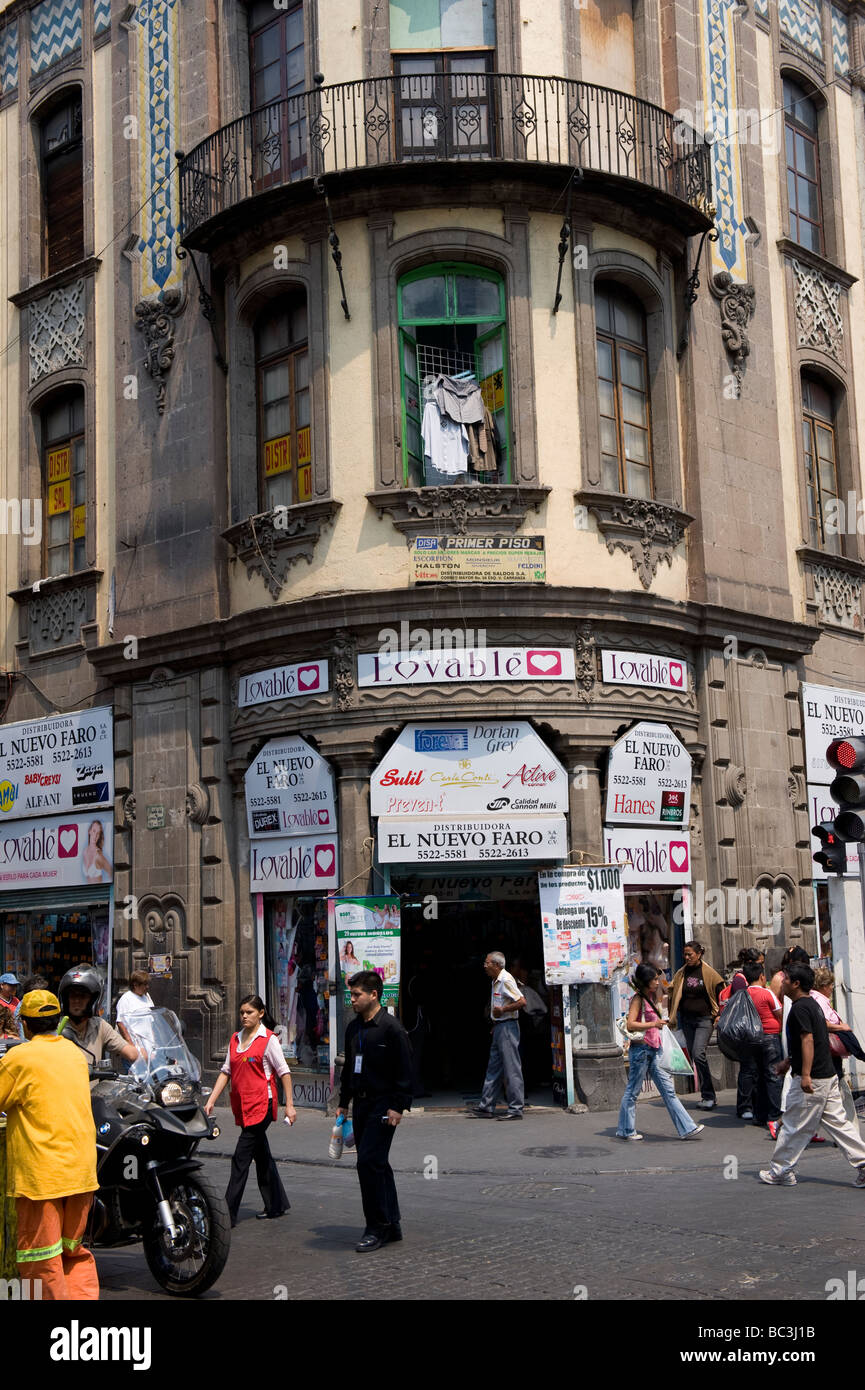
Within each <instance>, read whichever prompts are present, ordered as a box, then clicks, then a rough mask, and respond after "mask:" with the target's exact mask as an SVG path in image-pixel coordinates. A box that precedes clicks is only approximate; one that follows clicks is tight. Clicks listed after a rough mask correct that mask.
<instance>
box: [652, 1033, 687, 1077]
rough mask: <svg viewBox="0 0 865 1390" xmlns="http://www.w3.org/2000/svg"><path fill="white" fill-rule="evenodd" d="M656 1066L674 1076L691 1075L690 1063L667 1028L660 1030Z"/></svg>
mask: <svg viewBox="0 0 865 1390" xmlns="http://www.w3.org/2000/svg"><path fill="white" fill-rule="evenodd" d="M658 1066H659V1067H663V1069H664V1071H669V1072H672V1073H673V1075H674V1076H690V1075H691V1063H690V1062H689V1061H688V1059H687V1057H686V1056H685V1054H684V1052H683V1051H682V1049H681V1048H680V1046H679V1044H678V1043H677V1042H676V1039H675V1038H674V1037H673V1035H672V1033H671V1032H670V1030H669V1028H662V1029H661V1051H660V1054H659V1056H658Z"/></svg>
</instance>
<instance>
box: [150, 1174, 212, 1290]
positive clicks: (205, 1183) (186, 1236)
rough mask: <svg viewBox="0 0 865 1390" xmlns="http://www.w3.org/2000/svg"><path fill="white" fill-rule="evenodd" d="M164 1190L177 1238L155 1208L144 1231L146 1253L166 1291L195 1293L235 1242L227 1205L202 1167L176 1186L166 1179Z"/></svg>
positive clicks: (209, 1282) (203, 1287)
mask: <svg viewBox="0 0 865 1390" xmlns="http://www.w3.org/2000/svg"><path fill="white" fill-rule="evenodd" d="M164 1191H165V1197H166V1200H167V1202H168V1204H169V1206H170V1207H171V1215H172V1217H173V1219H174V1224H175V1226H176V1227H177V1239H176V1240H172V1239H171V1237H170V1236H169V1234H168V1232H167V1231H166V1230H165V1227H164V1226H163V1225H162V1222H161V1221H160V1220H159V1217H158V1216H157V1214H156V1213H155V1212H154V1214H153V1220H152V1222H151V1223H150V1225H149V1227H148V1228H147V1229H146V1230H145V1232H144V1256H145V1259H146V1260H147V1264H148V1267H149V1269H150V1273H151V1274H152V1275H153V1277H154V1279H155V1280H156V1282H157V1283H158V1284H159V1285H161V1287H162V1288H163V1289H165V1291H166V1293H171V1294H174V1295H175V1296H176V1297H177V1298H196V1297H197V1296H198V1295H199V1294H202V1293H204V1292H205V1290H206V1289H209V1288H210V1287H211V1285H212V1284H215V1283H216V1281H217V1279H218V1278H219V1276H220V1274H221V1273H222V1271H223V1269H224V1268H225V1262H226V1260H227V1259H228V1251H229V1247H230V1245H231V1220H230V1218H229V1215H228V1207H227V1206H226V1204H225V1198H224V1197H223V1195H222V1193H221V1192H219V1190H218V1189H217V1187H216V1186H215V1184H214V1183H212V1182H211V1181H210V1179H209V1178H206V1177H204V1175H203V1174H201V1173H193V1174H186V1175H184V1176H183V1177H181V1178H178V1179H176V1180H175V1182H174V1185H173V1186H168V1184H166V1185H165V1188H164Z"/></svg>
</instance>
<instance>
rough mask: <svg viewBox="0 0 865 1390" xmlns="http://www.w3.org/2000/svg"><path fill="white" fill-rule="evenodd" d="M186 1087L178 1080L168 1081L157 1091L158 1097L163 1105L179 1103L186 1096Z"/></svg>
mask: <svg viewBox="0 0 865 1390" xmlns="http://www.w3.org/2000/svg"><path fill="white" fill-rule="evenodd" d="M187 1089H188V1088H187V1087H185V1086H181V1084H180V1082H179V1081H168V1082H166V1084H165V1085H164V1086H163V1087H162V1090H161V1091H160V1092H159V1099H160V1100H161V1101H162V1104H163V1105H181V1104H182V1103H183V1101H184V1100H186V1098H187V1095H186V1092H187Z"/></svg>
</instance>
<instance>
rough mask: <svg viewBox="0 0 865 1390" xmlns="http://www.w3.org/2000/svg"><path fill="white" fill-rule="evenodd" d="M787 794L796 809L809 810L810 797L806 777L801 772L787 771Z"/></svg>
mask: <svg viewBox="0 0 865 1390" xmlns="http://www.w3.org/2000/svg"><path fill="white" fill-rule="evenodd" d="M787 795H788V796H789V798H790V801H791V803H792V805H793V809H794V811H807V809H808V799H807V790H806V786H805V779H804V777H803V776H802V774H801V773H799V772H788V773H787Z"/></svg>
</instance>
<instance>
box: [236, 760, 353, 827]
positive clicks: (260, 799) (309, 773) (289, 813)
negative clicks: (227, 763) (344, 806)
mask: <svg viewBox="0 0 865 1390" xmlns="http://www.w3.org/2000/svg"><path fill="white" fill-rule="evenodd" d="M244 782H245V788H246V818H247V822H248V825H249V834H250V838H255V839H257V838H259V837H261V836H265V835H267V836H269V835H313V834H319V833H321V832H322V831H326V830H329V831H333V830H335V829H336V801H335V798H334V790H333V773H332V772H331V770H330V765H329V763H326V762H325V760H324V758H322V757H321V756H320V755H319V754H318V753H316V751H315V749H314V748H312V747H311V746H310V745H309V744H308V743H307V742H306V739H303V738H301V737H300V735H299V734H295V735H292V736H291V737H290V738H274V739H271V740H270V742H269V743H266V744H265V745H264V747H263V748H262V750H261V752H260V753H259V754H258V756H257V757H255V758H254V759H253V761H252V762H251V763H250V765H249V767H248V768H247V771H246V777H245V779H244Z"/></svg>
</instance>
